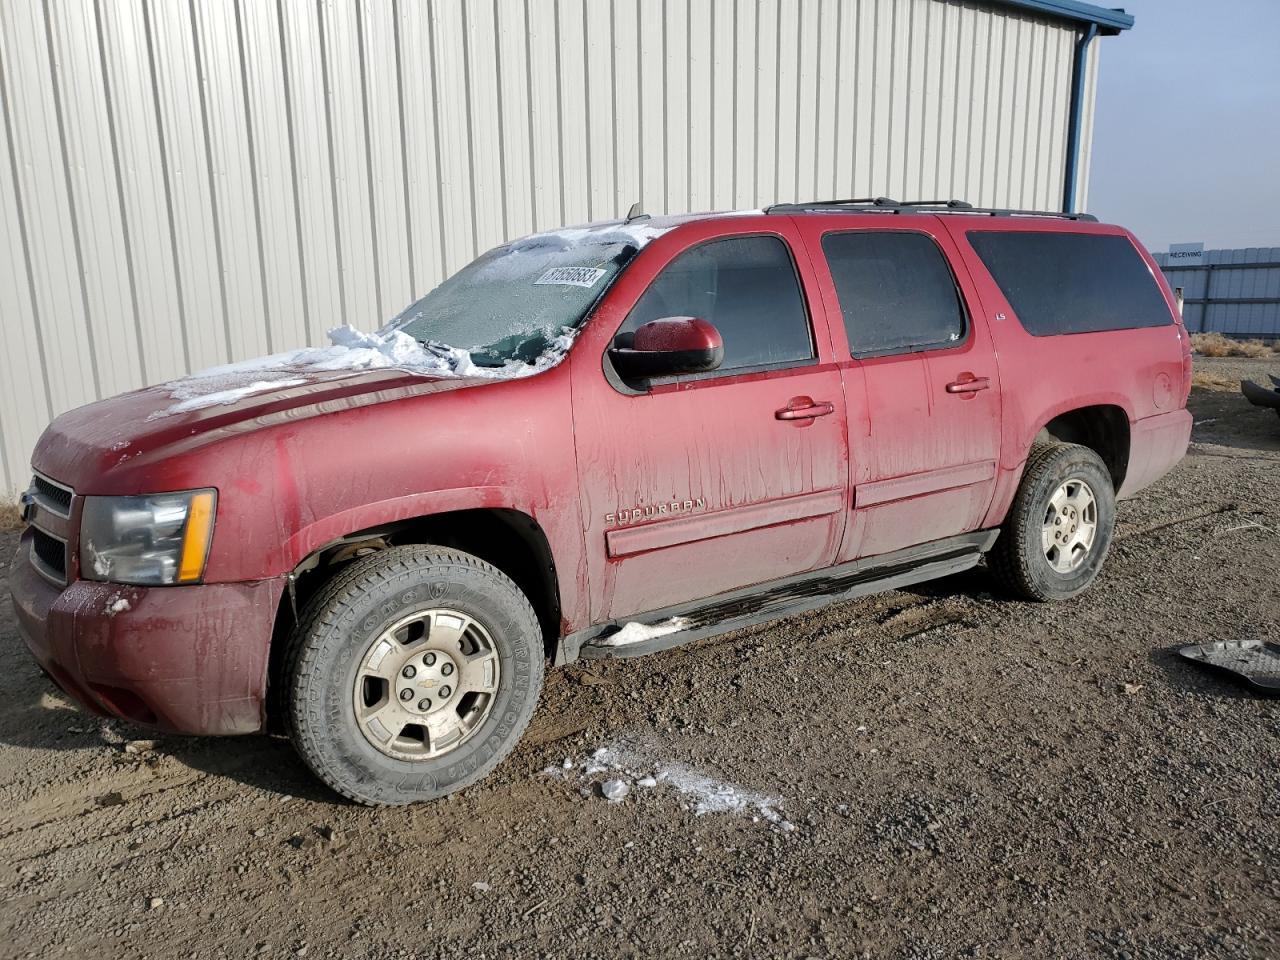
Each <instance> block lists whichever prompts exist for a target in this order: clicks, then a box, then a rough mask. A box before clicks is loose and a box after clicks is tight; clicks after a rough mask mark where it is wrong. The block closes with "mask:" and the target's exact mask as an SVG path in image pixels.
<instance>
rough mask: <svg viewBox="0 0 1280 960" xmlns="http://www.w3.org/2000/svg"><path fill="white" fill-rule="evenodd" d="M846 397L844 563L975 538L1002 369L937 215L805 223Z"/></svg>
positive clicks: (995, 432) (996, 439)
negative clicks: (848, 477)
mask: <svg viewBox="0 0 1280 960" xmlns="http://www.w3.org/2000/svg"><path fill="white" fill-rule="evenodd" d="M797 220H799V221H800V222H801V229H802V230H803V231H804V233H805V239H806V243H807V246H808V249H809V251H810V255H811V257H812V258H813V260H814V262H815V264H816V265H817V267H818V272H819V274H820V277H821V282H822V284H823V288H824V298H825V299H826V301H827V304H828V313H829V315H830V316H831V318H832V321H831V328H832V339H833V347H834V349H835V351H836V353H837V355H838V356H840V358H841V359H840V364H841V368H842V371H843V374H844V378H845V385H846V390H847V392H848V403H849V408H850V416H849V431H850V432H849V447H850V460H851V473H852V483H853V488H854V495H853V506H852V514H851V518H850V523H849V525H848V529H847V533H846V535H845V539H844V543H843V545H842V547H841V551H840V557H839V559H841V560H847V559H853V558H856V557H866V556H875V555H879V554H885V553H890V552H892V551H895V550H900V549H903V548H905V547H910V546H914V545H917V544H920V543H925V542H928V541H931V540H939V539H942V538H944V537H948V536H953V535H955V534H961V533H966V532H970V531H973V530H977V529H979V528H980V527H981V525H982V522H983V519H984V517H985V515H986V513H987V509H988V506H989V505H990V503H991V500H992V497H993V494H994V491H995V481H996V465H997V461H998V459H999V453H1000V404H1001V395H1000V372H999V369H998V367H997V364H996V356H995V351H994V349H993V347H992V343H991V340H990V337H989V335H988V332H987V329H986V327H985V325H984V324H983V323H982V322H981V321H980V320H979V319H978V316H979V311H978V310H976V309H972V308H971V307H970V304H973V305H975V306H976V304H977V299H976V297H975V296H974V294H973V291H972V289H971V284H970V281H969V278H968V275H967V273H965V272H964V270H963V269H960V270H959V271H957V270H956V269H955V268H953V266H952V265H953V264H955V263H958V262H959V260H958V257H957V256H956V255H955V248H954V241H953V240H952V239H951V237H950V236H949V235H948V234H947V233H946V232H945V230H943V229H942V228H941V226H940V225H939V224H938V222H937V218H936V217H899V216H894V217H893V218H892V220H891V221H890V220H889V218H888V217H886V216H884V215H874V216H873V217H870V218H868V217H860V218H859V217H850V218H841V222H834V221H833V219H832V218H826V217H805V218H797Z"/></svg>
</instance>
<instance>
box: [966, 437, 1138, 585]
mask: <svg viewBox="0 0 1280 960" xmlns="http://www.w3.org/2000/svg"><path fill="white" fill-rule="evenodd" d="M1115 521H1116V498H1115V491H1114V490H1113V489H1112V486H1111V474H1110V473H1109V472H1108V471H1107V467H1106V464H1104V463H1103V462H1102V459H1101V458H1100V457H1099V456H1098V455H1097V454H1096V453H1094V452H1093V451H1092V450H1090V449H1089V448H1088V447H1083V446H1080V445H1079V444H1074V443H1058V442H1055V441H1037V442H1036V443H1035V444H1034V445H1033V446H1032V448H1031V453H1030V455H1029V456H1028V457H1027V464H1026V467H1025V468H1024V470H1023V474H1022V483H1021V485H1020V486H1019V487H1018V493H1017V495H1016V496H1015V497H1014V500H1013V504H1012V506H1010V508H1009V515H1008V516H1007V517H1006V518H1005V522H1004V525H1003V526H1002V527H1001V530H1000V537H999V539H998V540H997V541H996V543H995V547H994V548H993V549H992V551H991V553H990V555H989V557H988V560H989V562H990V565H991V569H992V570H993V572H994V573H995V575H996V577H997V579H998V580H1000V582H1001V583H1002V584H1003V585H1004V587H1005V588H1006V589H1007V590H1009V592H1010V593H1013V594H1014V595H1015V596H1018V597H1022V598H1024V599H1027V600H1040V601H1043V600H1066V599H1067V598H1069V597H1074V596H1075V595H1076V594H1078V593H1080V592H1081V591H1083V590H1085V589H1087V588H1088V587H1089V585H1090V584H1092V583H1093V581H1094V580H1095V579H1096V578H1097V576H1098V571H1099V570H1101V569H1102V564H1103V561H1104V560H1106V558H1107V551H1108V550H1109V549H1110V548H1111V538H1112V535H1113V533H1114V530H1115Z"/></svg>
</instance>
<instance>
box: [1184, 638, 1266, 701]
mask: <svg viewBox="0 0 1280 960" xmlns="http://www.w3.org/2000/svg"><path fill="white" fill-rule="evenodd" d="M1178 653H1179V655H1180V656H1182V657H1185V658H1186V659H1188V660H1190V661H1192V662H1193V663H1199V664H1203V665H1204V666H1206V667H1213V668H1215V669H1217V670H1225V671H1226V672H1227V673H1230V674H1233V675H1234V676H1235V677H1236V678H1237V679H1240V680H1243V681H1244V682H1245V683H1246V684H1248V685H1249V686H1251V687H1253V688H1254V689H1256V690H1262V691H1265V692H1267V693H1270V694H1274V695H1277V696H1280V644H1274V643H1263V642H1262V641H1261V640H1220V641H1218V642H1216V643H1193V644H1191V645H1190V646H1188V647H1182V648H1181V649H1180V650H1178Z"/></svg>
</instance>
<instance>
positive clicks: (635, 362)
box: [609, 317, 724, 380]
mask: <svg viewBox="0 0 1280 960" xmlns="http://www.w3.org/2000/svg"><path fill="white" fill-rule="evenodd" d="M609 359H610V360H611V361H612V362H613V366H614V369H615V370H617V371H618V375H619V376H621V377H622V378H623V379H624V380H650V379H653V378H654V377H673V376H676V375H677V374H681V373H705V372H706V371H708V370H715V369H716V368H718V367H719V366H720V364H721V363H722V362H724V340H723V339H721V337H720V331H719V330H717V329H716V328H715V326H713V325H712V324H711V323H709V322H707V321H706V320H703V319H702V318H701V317H662V318H661V319H659V320H650V321H649V322H648V323H644V324H641V325H640V326H639V327H638V328H637V329H636V331H635V332H634V333H622V334H619V335H618V336H617V338H615V340H614V342H613V346H612V347H611V348H610V349H609Z"/></svg>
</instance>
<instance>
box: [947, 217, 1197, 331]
mask: <svg viewBox="0 0 1280 960" xmlns="http://www.w3.org/2000/svg"><path fill="white" fill-rule="evenodd" d="M969 243H970V244H971V245H972V246H973V249H974V250H975V251H976V252H977V254H978V257H979V258H980V259H981V260H982V262H983V263H984V264H985V265H986V268H987V270H988V271H990V273H991V276H992V277H993V278H994V279H995V281H996V283H997V284H998V285H999V287H1000V289H1001V291H1003V293H1004V295H1005V299H1006V300H1008V301H1009V306H1011V307H1013V311H1014V313H1015V314H1017V316H1018V320H1019V321H1020V322H1021V323H1022V326H1023V327H1024V328H1025V329H1026V331H1027V332H1028V333H1030V334H1031V335H1032V336H1036V337H1051V336H1056V335H1058V334H1064V333H1097V332H1099V331H1103V330H1129V329H1134V328H1138V327H1162V326H1167V325H1169V324H1172V323H1173V315H1172V314H1171V313H1170V311H1169V306H1168V304H1167V303H1165V299H1164V295H1163V294H1162V293H1161V292H1160V287H1159V286H1158V285H1157V283H1156V281H1155V278H1154V277H1152V275H1151V271H1150V269H1149V268H1148V267H1147V263H1146V261H1145V260H1143V259H1142V257H1141V255H1140V254H1139V253H1138V251H1137V250H1135V249H1134V246H1133V244H1132V243H1131V242H1130V241H1129V238H1128V237H1117V236H1105V235H1102V234H1090V233H1058V232H1053V233H1048V232H1044V233H1041V232H1037V231H1024V230H1018V231H1004V232H999V231H974V232H971V233H970V234H969Z"/></svg>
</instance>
